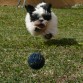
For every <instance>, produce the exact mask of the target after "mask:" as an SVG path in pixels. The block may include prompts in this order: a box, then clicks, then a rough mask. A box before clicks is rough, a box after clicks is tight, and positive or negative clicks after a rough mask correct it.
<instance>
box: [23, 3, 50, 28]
mask: <svg viewBox="0 0 83 83" xmlns="http://www.w3.org/2000/svg"><path fill="white" fill-rule="evenodd" d="M25 8H26V10H27V12H28V13H29V14H30V21H31V22H33V23H34V25H35V26H37V27H40V28H44V27H46V25H47V24H48V22H49V21H50V20H51V4H47V3H40V4H38V5H37V6H36V7H33V6H32V5H27V6H25Z"/></svg>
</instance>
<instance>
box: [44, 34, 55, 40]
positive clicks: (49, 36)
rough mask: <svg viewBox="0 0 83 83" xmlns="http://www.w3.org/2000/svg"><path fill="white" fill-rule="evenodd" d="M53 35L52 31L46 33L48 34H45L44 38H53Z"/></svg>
mask: <svg viewBox="0 0 83 83" xmlns="http://www.w3.org/2000/svg"><path fill="white" fill-rule="evenodd" d="M52 36H53V35H52V34H51V33H49V34H46V35H45V36H44V38H45V39H51V38H52Z"/></svg>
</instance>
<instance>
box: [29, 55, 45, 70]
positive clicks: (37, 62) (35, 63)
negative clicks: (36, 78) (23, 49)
mask: <svg viewBox="0 0 83 83" xmlns="http://www.w3.org/2000/svg"><path fill="white" fill-rule="evenodd" d="M28 64H29V66H30V67H31V68H32V69H36V70H37V69H40V68H42V67H43V66H44V64H45V59H44V57H43V56H42V55H41V54H40V53H33V54H31V55H30V56H29V57H28Z"/></svg>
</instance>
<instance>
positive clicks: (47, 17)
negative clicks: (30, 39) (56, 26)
mask: <svg viewBox="0 0 83 83" xmlns="http://www.w3.org/2000/svg"><path fill="white" fill-rule="evenodd" d="M43 18H44V19H45V20H50V19H51V14H44V15H43Z"/></svg>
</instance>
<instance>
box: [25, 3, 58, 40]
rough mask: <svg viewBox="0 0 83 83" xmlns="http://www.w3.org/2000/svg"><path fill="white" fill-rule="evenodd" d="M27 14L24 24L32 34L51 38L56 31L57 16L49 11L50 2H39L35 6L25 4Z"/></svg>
mask: <svg viewBox="0 0 83 83" xmlns="http://www.w3.org/2000/svg"><path fill="white" fill-rule="evenodd" d="M25 8H26V10H27V14H26V17H25V24H26V28H27V30H28V31H29V32H30V33H31V35H33V36H38V35H41V36H43V37H44V38H45V39H51V38H52V37H53V36H54V35H56V33H57V30H58V28H57V16H56V15H55V14H54V13H53V12H52V11H51V4H47V3H44V2H42V3H39V4H38V5H37V6H36V7H34V6H32V5H25Z"/></svg>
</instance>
